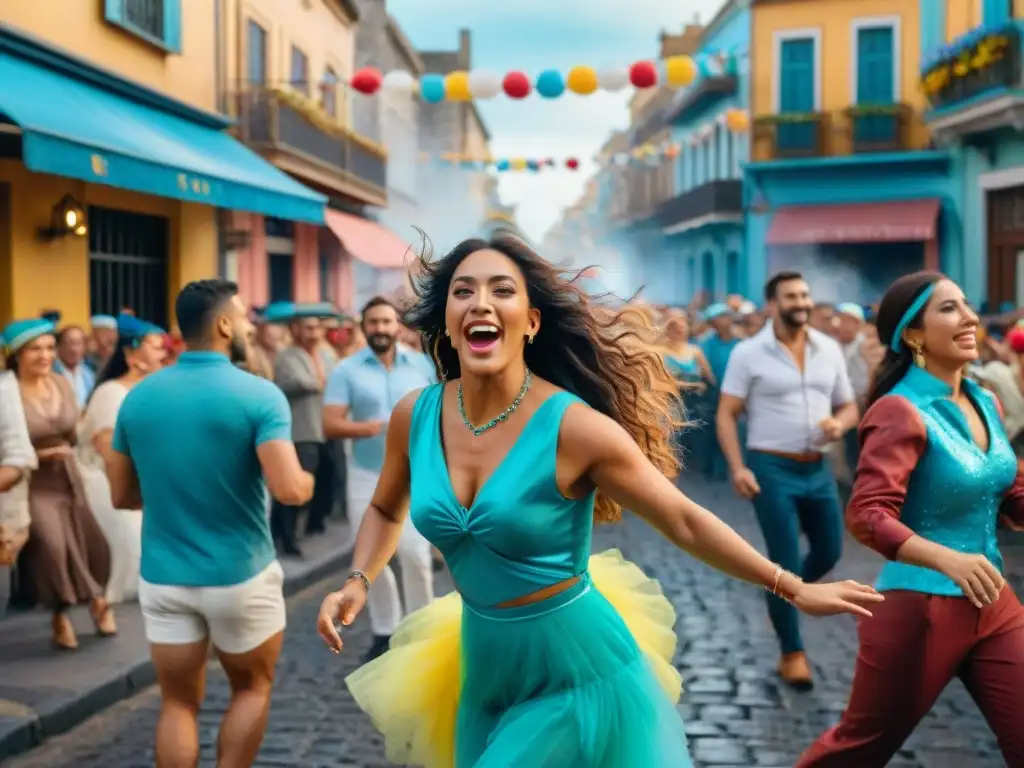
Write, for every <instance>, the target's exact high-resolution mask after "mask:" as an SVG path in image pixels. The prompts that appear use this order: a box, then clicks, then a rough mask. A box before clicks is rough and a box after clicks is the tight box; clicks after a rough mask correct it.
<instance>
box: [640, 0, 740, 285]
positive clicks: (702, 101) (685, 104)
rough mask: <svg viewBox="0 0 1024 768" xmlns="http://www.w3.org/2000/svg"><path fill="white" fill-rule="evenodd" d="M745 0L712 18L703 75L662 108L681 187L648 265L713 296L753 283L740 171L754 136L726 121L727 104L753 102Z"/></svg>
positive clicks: (668, 204) (661, 216) (664, 209)
mask: <svg viewBox="0 0 1024 768" xmlns="http://www.w3.org/2000/svg"><path fill="white" fill-rule="evenodd" d="M747 5H748V4H747V3H746V2H737V1H736V0H733V1H731V2H728V3H726V5H725V6H724V7H723V8H722V10H721V11H720V12H719V13H718V15H717V16H716V17H715V18H714V19H712V20H711V22H710V23H709V24H708V25H707V27H706V28H705V31H704V34H703V36H702V39H701V46H700V50H699V51H698V53H697V55H696V57H695V58H696V59H697V61H698V62H699V67H700V70H701V72H700V76H699V77H698V79H697V80H696V81H695V82H694V83H693V84H692V85H690V86H689V87H687V88H685V89H683V90H680V91H679V92H678V93H676V96H675V99H674V100H673V102H672V103H671V104H670V105H669V107H668V109H667V110H666V113H665V115H664V119H665V121H666V123H667V124H668V125H669V126H670V130H671V134H672V140H673V142H674V143H675V144H676V145H678V147H679V155H678V156H677V157H676V159H675V167H674V174H673V175H674V182H675V194H674V196H672V197H671V198H670V199H668V200H667V201H665V202H664V203H662V204H661V206H660V207H659V210H658V211H657V213H656V215H655V219H656V222H657V225H658V227H659V229H660V233H661V235H662V237H663V247H662V248H661V249H660V250H659V251H658V252H657V253H656V254H654V255H653V256H652V257H651V258H650V262H651V263H650V264H649V267H650V270H651V271H652V272H654V273H658V272H662V273H663V274H664V273H668V274H673V275H674V277H675V284H676V287H677V289H678V292H681V293H682V294H683V295H685V296H686V297H687V299H689V298H690V297H692V296H693V295H695V294H697V293H698V292H703V294H704V295H705V296H706V297H707V298H708V300H709V301H713V300H716V299H722V298H724V297H725V296H726V295H728V294H731V293H739V294H743V295H749V292H750V291H751V289H752V287H753V286H752V285H751V283H750V281H749V280H748V275H749V273H750V270H749V266H748V264H747V257H746V252H745V249H744V227H743V198H742V186H743V182H742V178H743V176H742V170H741V169H742V166H743V164H744V163H745V162H746V161H747V159H748V154H749V141H748V137H747V134H745V133H733V132H731V131H730V130H729V129H728V128H727V127H726V124H725V116H726V114H727V113H728V111H729V110H734V109H742V110H746V109H747V107H748V95H749V93H750V87H749V72H750V67H749V64H748V62H749V45H750V13H749V10H748V9H747ZM755 290H756V288H755Z"/></svg>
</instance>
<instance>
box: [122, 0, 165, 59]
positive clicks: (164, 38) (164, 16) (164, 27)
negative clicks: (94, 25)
mask: <svg viewBox="0 0 1024 768" xmlns="http://www.w3.org/2000/svg"><path fill="white" fill-rule="evenodd" d="M107 2H108V4H109V2H110V0H107ZM164 45H166V46H167V49H168V50H170V51H173V52H174V53H181V0H164Z"/></svg>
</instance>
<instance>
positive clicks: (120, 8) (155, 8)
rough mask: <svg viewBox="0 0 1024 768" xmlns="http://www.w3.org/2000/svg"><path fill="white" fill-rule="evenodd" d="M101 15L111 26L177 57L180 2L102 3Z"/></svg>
mask: <svg viewBox="0 0 1024 768" xmlns="http://www.w3.org/2000/svg"><path fill="white" fill-rule="evenodd" d="M103 11H104V14H103V15H104V18H106V20H107V21H108V22H110V23H111V24H116V25H117V26H119V27H121V28H122V29H125V30H127V31H129V32H131V33H132V34H134V35H137V36H138V37H141V38H142V39H144V40H146V41H148V42H150V43H154V44H156V45H158V46H160V47H161V48H163V49H164V50H166V51H168V52H170V53H181V0H104V3H103Z"/></svg>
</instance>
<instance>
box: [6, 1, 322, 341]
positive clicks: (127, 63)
mask: <svg viewBox="0 0 1024 768" xmlns="http://www.w3.org/2000/svg"><path fill="white" fill-rule="evenodd" d="M219 7H220V5H219V3H211V2H208V0H164V1H163V2H142V1H141V0H107V1H106V2H102V3H101V2H81V1H80V0H53V2H47V3H32V2H13V3H3V4H2V7H0V83H3V86H2V88H0V322H6V321H8V320H10V319H12V318H19V317H33V316H36V315H38V314H39V313H40V312H41V311H43V310H45V309H54V310H58V311H60V312H61V314H62V320H63V321H64V322H70V323H85V322H87V320H88V318H89V316H90V315H91V314H96V313H104V314H109V313H116V312H118V311H119V310H120V309H122V308H131V309H132V310H134V311H135V312H136V313H137V314H138V315H140V316H142V317H144V318H145V319H147V320H150V321H153V322H156V323H160V324H162V325H170V324H171V320H172V318H171V316H170V314H171V313H170V312H169V304H170V300H171V298H172V297H173V296H174V294H175V293H176V292H177V291H178V289H179V288H180V287H181V286H182V285H183V284H184V283H186V282H188V281H189V280H192V279H196V278H200V277H210V276H213V275H215V274H217V272H218V252H219V239H220V236H221V234H222V231H221V229H220V227H219V217H218V213H217V212H218V209H224V210H228V211H231V210H243V211H257V212H261V213H265V214H269V215H275V216H279V217H281V218H286V219H292V220H299V221H310V222H319V221H322V220H323V207H324V203H325V202H326V199H325V198H324V197H323V196H322V195H320V194H317V193H315V192H313V191H311V190H309V189H307V188H306V187H304V186H302V185H300V184H298V183H297V182H295V181H294V180H292V179H291V178H289V177H288V176H287V175H285V174H283V173H281V172H279V171H277V170H276V169H274V168H273V167H272V166H270V165H269V164H267V163H266V162H264V161H263V160H261V159H260V158H259V157H258V156H256V155H255V154H253V153H252V152H250V151H249V150H248V149H246V148H245V147H244V146H242V145H241V144H239V143H238V142H237V141H236V140H235V139H233V138H232V137H231V136H230V135H228V134H227V133H226V132H225V129H226V127H227V126H228V125H229V121H228V120H226V119H225V118H224V117H222V116H220V115H219V114H217V110H218V106H219V105H218V83H217V79H216V78H215V77H214V76H213V74H212V73H214V72H216V71H217V69H218V66H219V59H218V53H217V51H218V45H217V34H218V28H219V26H220V25H221V24H222V22H223V19H222V18H221V17H220V14H219V10H218V9H219Z"/></svg>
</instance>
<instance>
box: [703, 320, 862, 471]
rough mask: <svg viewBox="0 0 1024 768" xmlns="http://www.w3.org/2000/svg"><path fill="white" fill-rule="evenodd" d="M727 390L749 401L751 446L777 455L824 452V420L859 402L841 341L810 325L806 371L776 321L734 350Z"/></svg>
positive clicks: (748, 428) (748, 432)
mask: <svg viewBox="0 0 1024 768" xmlns="http://www.w3.org/2000/svg"><path fill="white" fill-rule="evenodd" d="M722 392H723V393H724V394H726V395H731V396H732V397H738V398H740V399H741V400H743V401H744V402H745V403H746V412H747V448H748V449H751V450H755V451H774V452H777V453H807V452H811V451H823V450H824V449H825V445H824V439H823V435H822V432H821V427H820V426H819V425H820V423H821V422H822V421H824V420H825V419H827V418H829V417H830V416H832V414H833V412H834V411H835V410H836V409H837V408H839V407H841V406H843V405H846V404H847V403H851V402H853V401H854V392H853V387H852V386H851V384H850V376H849V374H848V372H847V370H846V359H845V357H844V355H843V350H842V348H841V347H840V346H839V343H838V342H837V341H835V340H834V339H832V338H829V337H828V336H826V335H825V334H823V333H821V332H820V331H816V330H814V329H813V328H811V329H808V338H807V346H806V352H805V359H804V369H803V371H801V370H800V368H799V367H798V366H797V364H796V361H795V360H793V356H792V354H791V353H790V352H789V350H788V349H786V347H785V346H784V345H783V344H782V342H780V341H779V340H778V338H777V337H776V336H775V331H774V329H773V328H772V324H771V323H769V324H767V325H766V326H765V327H764V328H763V329H762V330H761V331H760V332H758V333H757V334H755V335H754V336H752V337H750V338H749V339H745V340H744V341H741V342H740V343H739V344H738V345H737V346H736V349H734V350H733V353H732V355H731V356H730V357H729V364H728V366H727V367H726V370H725V380H724V381H723V382H722Z"/></svg>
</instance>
